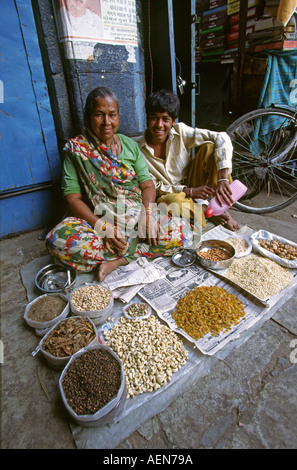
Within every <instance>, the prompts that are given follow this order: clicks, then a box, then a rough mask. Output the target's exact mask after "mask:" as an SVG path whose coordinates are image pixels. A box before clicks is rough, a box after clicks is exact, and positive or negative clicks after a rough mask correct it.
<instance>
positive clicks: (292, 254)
mask: <svg viewBox="0 0 297 470" xmlns="http://www.w3.org/2000/svg"><path fill="white" fill-rule="evenodd" d="M259 246H261V247H262V248H264V249H265V250H268V251H271V252H272V253H274V254H275V255H277V256H279V257H280V258H284V259H288V260H294V259H297V248H295V247H294V246H292V245H290V244H289V243H282V242H279V241H278V240H271V241H268V240H263V239H260V240H259Z"/></svg>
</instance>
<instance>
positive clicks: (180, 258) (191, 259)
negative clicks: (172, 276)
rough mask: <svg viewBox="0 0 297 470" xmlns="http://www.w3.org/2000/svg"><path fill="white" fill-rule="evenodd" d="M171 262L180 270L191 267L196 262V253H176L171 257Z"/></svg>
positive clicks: (188, 251) (184, 251)
mask: <svg viewBox="0 0 297 470" xmlns="http://www.w3.org/2000/svg"><path fill="white" fill-rule="evenodd" d="M171 259H172V262H173V263H174V264H176V265H177V266H180V267H181V268H184V267H186V266H191V265H192V264H194V263H195V261H196V253H195V252H194V251H191V250H183V251H179V252H178V253H174V255H173V256H172V258H171Z"/></svg>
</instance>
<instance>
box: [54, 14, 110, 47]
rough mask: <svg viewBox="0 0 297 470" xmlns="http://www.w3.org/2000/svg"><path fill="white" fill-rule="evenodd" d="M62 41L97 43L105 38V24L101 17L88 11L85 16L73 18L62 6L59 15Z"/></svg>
mask: <svg viewBox="0 0 297 470" xmlns="http://www.w3.org/2000/svg"><path fill="white" fill-rule="evenodd" d="M57 21H58V28H59V34H60V39H61V40H65V39H69V40H72V39H80V40H85V41H95V40H99V39H102V38H103V22H102V18H100V16H98V15H96V13H94V12H93V11H91V10H89V9H88V8H87V9H86V13H85V15H83V16H78V17H76V16H73V15H71V13H70V12H69V11H68V10H67V8H65V7H64V6H62V7H61V8H59V10H58V13H57Z"/></svg>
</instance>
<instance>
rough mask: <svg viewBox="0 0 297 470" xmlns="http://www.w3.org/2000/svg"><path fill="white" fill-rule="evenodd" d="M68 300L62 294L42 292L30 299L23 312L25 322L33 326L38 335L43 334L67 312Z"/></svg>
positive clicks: (65, 315)
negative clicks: (42, 293)
mask: <svg viewBox="0 0 297 470" xmlns="http://www.w3.org/2000/svg"><path fill="white" fill-rule="evenodd" d="M69 309H70V308H69V301H68V298H67V297H66V295H64V294H59V293H58V294H44V295H41V296H40V297H37V298H36V299H34V300H32V302H30V303H29V304H28V305H27V306H26V308H25V313H24V320H25V322H26V323H27V324H28V325H29V326H31V327H32V328H35V333H36V334H37V335H38V336H43V335H44V334H45V333H46V332H47V331H48V330H49V328H51V327H52V326H54V325H55V324H56V323H58V322H59V321H60V320H62V319H63V318H66V317H67V315H68V313H69Z"/></svg>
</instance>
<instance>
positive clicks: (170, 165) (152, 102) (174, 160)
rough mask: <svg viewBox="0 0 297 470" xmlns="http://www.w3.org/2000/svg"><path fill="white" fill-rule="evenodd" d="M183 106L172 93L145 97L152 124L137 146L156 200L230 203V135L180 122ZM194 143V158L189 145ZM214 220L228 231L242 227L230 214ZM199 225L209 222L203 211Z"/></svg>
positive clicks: (153, 94)
mask: <svg viewBox="0 0 297 470" xmlns="http://www.w3.org/2000/svg"><path fill="white" fill-rule="evenodd" d="M179 108H180V102H179V98H178V96H177V95H176V94H175V93H173V92H172V91H167V90H160V91H157V92H155V93H152V94H151V95H150V96H149V98H148V99H147V101H146V115H147V126H148V127H147V129H146V131H145V132H144V135H143V136H142V137H141V138H140V139H138V145H139V147H140V150H141V152H142V154H143V155H144V157H145V160H146V162H147V165H148V169H149V172H150V174H151V176H152V180H153V181H154V183H155V186H156V190H157V202H158V204H159V203H161V202H165V203H166V204H171V203H172V202H177V203H178V204H179V205H180V206H182V204H183V203H184V202H185V203H188V204H189V202H190V203H191V204H192V207H193V200H194V199H209V198H211V197H213V196H216V197H217V199H218V201H225V202H226V203H227V204H230V205H231V204H232V203H233V200H232V197H231V190H230V186H229V183H230V181H232V180H231V176H230V174H231V171H232V152H233V147H232V143H231V140H230V138H229V136H228V135H227V134H226V133H225V132H214V131H209V130H206V129H198V128H192V127H189V126H187V125H186V124H184V123H177V122H176V121H177V118H178V114H179ZM196 147H198V151H197V153H196V156H195V158H194V159H193V160H192V159H191V149H193V148H196ZM214 219H215V220H214V221H216V222H219V223H221V224H222V225H224V226H225V227H226V228H228V229H229V230H232V231H236V230H238V229H239V228H240V226H239V224H238V223H237V222H236V221H235V220H234V219H233V218H232V217H231V216H230V214H229V213H228V212H225V213H224V214H222V215H221V216H219V217H216V218H214ZM201 223H202V225H203V226H205V218H204V213H203V214H202V220H201Z"/></svg>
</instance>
